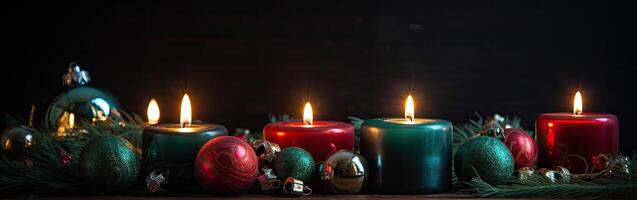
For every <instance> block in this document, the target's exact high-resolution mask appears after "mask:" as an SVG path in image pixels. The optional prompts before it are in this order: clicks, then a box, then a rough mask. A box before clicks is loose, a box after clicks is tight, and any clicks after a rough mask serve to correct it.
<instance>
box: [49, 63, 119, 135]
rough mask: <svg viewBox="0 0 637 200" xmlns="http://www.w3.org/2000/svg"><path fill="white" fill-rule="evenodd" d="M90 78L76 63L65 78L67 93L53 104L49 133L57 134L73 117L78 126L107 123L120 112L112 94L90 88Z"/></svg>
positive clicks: (71, 66)
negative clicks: (84, 122) (71, 115)
mask: <svg viewBox="0 0 637 200" xmlns="http://www.w3.org/2000/svg"><path fill="white" fill-rule="evenodd" d="M90 80H91V79H90V76H89V73H88V72H87V71H84V70H82V69H80V66H79V65H77V64H76V63H71V64H69V68H68V71H67V73H66V74H64V75H63V76H62V83H63V86H64V89H63V91H62V92H61V93H60V94H58V95H57V96H56V97H55V98H54V99H53V101H52V102H51V103H50V104H49V107H48V109H47V110H46V114H45V118H44V125H45V128H46V129H47V130H48V131H57V130H59V129H60V128H65V126H68V124H69V115H70V114H71V113H73V115H74V117H75V122H79V121H89V122H91V121H99V120H105V119H107V118H108V117H109V115H111V114H113V113H116V112H117V106H118V103H117V100H116V99H115V97H113V96H111V95H110V94H109V93H108V92H105V91H103V90H100V89H98V88H94V87H91V86H89V82H90Z"/></svg>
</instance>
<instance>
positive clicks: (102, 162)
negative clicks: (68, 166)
mask: <svg viewBox="0 0 637 200" xmlns="http://www.w3.org/2000/svg"><path fill="white" fill-rule="evenodd" d="M80 173H81V175H82V178H83V179H84V180H85V181H86V182H87V183H89V184H91V185H90V187H91V188H92V189H93V190H95V191H99V192H117V191H121V190H124V189H126V188H127V187H128V186H130V185H131V184H132V183H133V182H134V181H135V180H136V179H137V176H138V175H139V160H138V158H137V155H135V152H134V147H133V144H131V143H130V142H128V141H127V140H125V139H123V138H121V137H118V136H104V137H99V138H96V139H93V140H92V141H91V142H89V143H88V144H87V145H86V146H85V147H84V149H83V150H82V154H80Z"/></svg>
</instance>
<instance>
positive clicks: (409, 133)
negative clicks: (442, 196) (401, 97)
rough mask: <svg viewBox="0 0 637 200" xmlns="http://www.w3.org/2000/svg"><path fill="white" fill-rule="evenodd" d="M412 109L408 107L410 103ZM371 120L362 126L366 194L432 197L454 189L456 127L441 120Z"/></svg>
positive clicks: (409, 117)
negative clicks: (453, 145) (452, 173)
mask: <svg viewBox="0 0 637 200" xmlns="http://www.w3.org/2000/svg"><path fill="white" fill-rule="evenodd" d="M407 105H408V106H407V107H409V103H407ZM411 107H412V112H411V115H408V114H409V113H408V114H406V117H405V118H380V119H370V120H367V121H365V122H364V123H363V125H362V126H361V139H360V149H361V155H362V156H363V157H364V158H365V160H367V165H368V168H369V170H368V171H369V178H368V183H367V185H368V186H367V191H368V192H372V193H376V192H379V193H387V194H429V193H438V192H444V191H447V190H448V189H449V188H450V187H451V148H452V134H453V126H452V124H451V123H450V122H448V121H445V120H440V119H418V118H414V117H413V103H412V104H411Z"/></svg>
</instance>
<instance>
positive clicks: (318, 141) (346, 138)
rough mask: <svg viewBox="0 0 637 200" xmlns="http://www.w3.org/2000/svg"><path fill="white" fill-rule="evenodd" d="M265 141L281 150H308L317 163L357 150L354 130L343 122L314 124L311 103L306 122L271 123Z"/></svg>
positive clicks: (265, 131)
mask: <svg viewBox="0 0 637 200" xmlns="http://www.w3.org/2000/svg"><path fill="white" fill-rule="evenodd" d="M263 138H264V139H266V140H268V141H270V142H274V143H276V144H278V145H279V146H280V147H281V148H286V147H300V148H302V149H305V150H306V151H308V152H310V154H312V157H313V158H314V161H315V162H316V163H320V162H323V160H325V159H326V158H327V157H328V156H329V155H330V154H332V153H334V152H336V151H338V150H342V149H344V150H349V151H353V150H354V127H353V126H352V125H350V124H347V123H343V122H334V121H313V120H312V107H311V106H310V103H307V104H305V109H304V112H303V121H302V122H299V121H291V122H275V123H270V124H268V125H266V126H265V128H263Z"/></svg>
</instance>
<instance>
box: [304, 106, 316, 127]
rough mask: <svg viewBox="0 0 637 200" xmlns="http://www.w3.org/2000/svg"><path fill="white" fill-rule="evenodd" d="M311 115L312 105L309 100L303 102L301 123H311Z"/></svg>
mask: <svg viewBox="0 0 637 200" xmlns="http://www.w3.org/2000/svg"><path fill="white" fill-rule="evenodd" d="M312 115H313V112H312V105H310V102H307V103H305V108H303V123H304V124H305V125H312V122H313V121H314V119H313V117H312Z"/></svg>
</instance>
